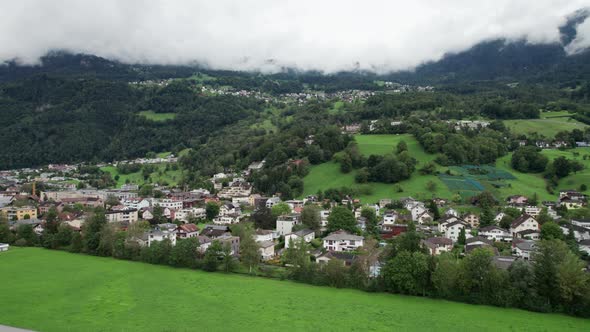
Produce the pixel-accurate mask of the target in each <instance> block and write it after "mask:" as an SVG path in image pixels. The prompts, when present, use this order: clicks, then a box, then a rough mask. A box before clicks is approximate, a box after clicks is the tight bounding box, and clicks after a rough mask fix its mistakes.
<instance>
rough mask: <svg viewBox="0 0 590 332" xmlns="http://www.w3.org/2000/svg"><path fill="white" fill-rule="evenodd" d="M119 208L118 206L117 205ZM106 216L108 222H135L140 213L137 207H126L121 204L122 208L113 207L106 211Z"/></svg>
mask: <svg viewBox="0 0 590 332" xmlns="http://www.w3.org/2000/svg"><path fill="white" fill-rule="evenodd" d="M115 208H117V207H115ZM105 216H106V218H107V221H108V222H111V223H113V222H119V223H130V224H131V223H134V222H136V221H137V219H138V218H139V214H138V212H137V210H136V209H131V208H126V207H124V206H121V207H120V209H119V208H117V209H113V210H111V211H107V212H105Z"/></svg>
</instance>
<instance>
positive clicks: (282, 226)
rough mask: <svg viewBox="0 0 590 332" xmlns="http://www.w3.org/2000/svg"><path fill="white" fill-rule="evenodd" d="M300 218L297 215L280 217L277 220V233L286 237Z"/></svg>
mask: <svg viewBox="0 0 590 332" xmlns="http://www.w3.org/2000/svg"><path fill="white" fill-rule="evenodd" d="M300 218H301V216H300V215H299V214H294V213H293V214H288V215H282V216H279V217H278V218H277V233H279V235H283V236H284V235H287V234H289V233H292V232H293V226H295V225H297V224H299V222H300Z"/></svg>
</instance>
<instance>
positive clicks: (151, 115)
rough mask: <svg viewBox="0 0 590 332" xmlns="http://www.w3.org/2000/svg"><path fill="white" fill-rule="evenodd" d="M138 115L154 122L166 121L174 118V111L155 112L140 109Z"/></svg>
mask: <svg viewBox="0 0 590 332" xmlns="http://www.w3.org/2000/svg"><path fill="white" fill-rule="evenodd" d="M139 115H140V116H143V117H144V118H146V119H148V120H152V121H156V122H162V121H168V120H174V119H176V113H156V112H154V111H141V112H139Z"/></svg>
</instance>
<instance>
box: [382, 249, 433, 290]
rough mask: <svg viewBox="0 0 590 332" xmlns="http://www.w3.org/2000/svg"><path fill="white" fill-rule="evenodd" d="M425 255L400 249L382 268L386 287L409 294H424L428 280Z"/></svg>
mask: <svg viewBox="0 0 590 332" xmlns="http://www.w3.org/2000/svg"><path fill="white" fill-rule="evenodd" d="M428 271H429V269H428V260H427V255H425V254H423V253H421V252H414V253H411V252H408V251H402V252H400V253H399V254H398V255H397V256H395V257H394V258H392V259H390V260H389V261H388V262H387V264H386V265H385V268H384V270H383V279H384V281H385V286H386V289H387V290H388V291H390V292H400V293H402V294H409V295H423V296H424V295H426V289H427V286H428V280H429V272H428Z"/></svg>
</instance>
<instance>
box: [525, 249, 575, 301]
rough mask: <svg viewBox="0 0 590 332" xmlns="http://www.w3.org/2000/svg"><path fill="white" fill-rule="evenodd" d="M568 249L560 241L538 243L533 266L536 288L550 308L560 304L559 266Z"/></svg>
mask: <svg viewBox="0 0 590 332" xmlns="http://www.w3.org/2000/svg"><path fill="white" fill-rule="evenodd" d="M568 252H569V249H568V247H567V246H566V245H565V243H563V242H562V241H559V240H541V241H538V242H537V246H536V250H535V253H534V254H533V259H532V265H533V274H534V280H533V284H534V287H535V289H536V291H537V293H538V294H539V296H540V297H541V299H542V300H543V301H544V302H545V304H546V305H547V306H549V307H550V308H554V307H556V306H557V305H558V304H559V303H560V299H561V291H560V285H559V277H558V268H559V264H560V263H561V262H563V261H564V260H565V259H566V256H567V253H568Z"/></svg>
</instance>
